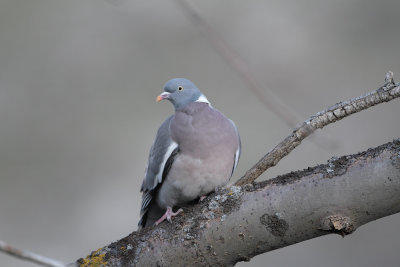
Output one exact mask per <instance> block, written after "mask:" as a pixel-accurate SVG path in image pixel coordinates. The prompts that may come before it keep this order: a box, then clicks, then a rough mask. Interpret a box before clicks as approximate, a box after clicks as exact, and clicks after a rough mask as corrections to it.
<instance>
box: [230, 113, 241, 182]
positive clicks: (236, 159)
mask: <svg viewBox="0 0 400 267" xmlns="http://www.w3.org/2000/svg"><path fill="white" fill-rule="evenodd" d="M229 121H230V122H231V123H232V125H233V128H235V132H236V136H237V138H238V147H237V149H236V152H235V161H234V164H233V168H232V174H233V172H234V171H235V169H236V166H237V164H238V162H239V158H240V154H241V152H242V142H241V141H240V135H239V131H238V129H237V127H236V125H235V123H234V122H233V120H231V119H229ZM232 174H231V175H232Z"/></svg>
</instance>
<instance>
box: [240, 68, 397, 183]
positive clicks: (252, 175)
mask: <svg viewBox="0 0 400 267" xmlns="http://www.w3.org/2000/svg"><path fill="white" fill-rule="evenodd" d="M399 96H400V84H395V83H394V81H393V73H392V72H391V71H390V72H388V73H387V74H386V79H385V84H384V85H383V86H382V87H380V88H379V89H377V90H375V91H373V92H371V93H368V94H366V95H364V96H360V97H357V98H353V99H350V100H349V101H344V102H340V103H337V104H335V105H333V106H331V107H329V108H328V109H326V110H324V111H321V112H318V113H317V114H315V115H314V116H312V117H310V118H309V119H308V120H306V121H304V122H303V124H302V125H301V126H299V127H298V128H296V129H295V130H294V131H293V132H292V134H291V135H289V136H288V137H286V138H285V139H284V140H283V141H282V142H281V143H279V144H278V145H277V146H276V147H275V148H274V149H272V150H271V151H269V152H268V153H267V154H266V155H265V156H264V157H262V158H261V159H260V160H259V161H258V162H257V163H256V164H255V165H254V166H253V167H252V168H251V169H250V170H248V171H247V172H246V173H245V174H244V175H243V177H241V178H240V179H239V180H238V181H237V182H236V183H235V185H244V184H250V183H252V182H254V181H255V180H256V179H257V178H258V177H259V176H260V175H261V174H262V173H263V172H265V171H266V170H267V169H269V168H271V167H273V166H275V165H276V164H278V162H279V161H280V160H281V159H282V158H284V157H285V156H286V155H288V154H289V153H290V152H291V151H292V150H293V149H295V148H296V147H297V146H298V145H300V143H301V141H303V140H304V139H305V138H306V137H307V136H309V135H310V134H312V133H313V132H314V131H315V130H317V129H319V128H323V127H325V126H327V125H328V124H331V123H334V122H336V121H338V120H341V119H343V118H345V117H347V116H350V115H351V114H354V113H357V112H360V111H362V110H364V109H367V108H369V107H372V106H375V105H377V104H380V103H383V102H389V101H390V100H392V99H395V98H397V97H399Z"/></svg>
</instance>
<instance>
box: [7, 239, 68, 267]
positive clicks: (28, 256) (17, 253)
mask: <svg viewBox="0 0 400 267" xmlns="http://www.w3.org/2000/svg"><path fill="white" fill-rule="evenodd" d="M0 251H3V252H5V253H7V254H10V255H11V256H14V257H17V258H20V259H23V260H27V261H30V262H33V263H36V264H39V265H43V266H50V267H65V266H66V265H65V264H63V263H61V262H59V261H56V260H53V259H50V258H47V257H44V256H41V255H38V254H36V253H33V252H30V251H27V250H22V249H18V248H15V247H12V246H10V245H8V244H7V243H6V242H4V241H1V240H0Z"/></svg>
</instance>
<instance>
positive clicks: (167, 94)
mask: <svg viewBox="0 0 400 267" xmlns="http://www.w3.org/2000/svg"><path fill="white" fill-rule="evenodd" d="M169 95H170V93H168V92H164V93H162V94H161V95H159V96H157V98H156V101H157V102H160V101H161V100H163V99H166V98H168V96H169Z"/></svg>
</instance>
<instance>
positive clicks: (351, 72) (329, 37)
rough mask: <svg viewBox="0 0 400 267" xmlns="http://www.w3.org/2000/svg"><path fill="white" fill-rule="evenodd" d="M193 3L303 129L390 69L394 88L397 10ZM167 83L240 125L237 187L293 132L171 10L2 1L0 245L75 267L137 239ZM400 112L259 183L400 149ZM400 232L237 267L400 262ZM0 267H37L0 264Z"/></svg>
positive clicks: (5, 260)
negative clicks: (183, 85)
mask: <svg viewBox="0 0 400 267" xmlns="http://www.w3.org/2000/svg"><path fill="white" fill-rule="evenodd" d="M190 3H191V4H192V5H193V6H194V7H195V8H196V10H197V11H198V12H200V13H201V14H202V15H203V17H204V18H205V19H206V20H207V21H208V23H210V25H212V27H213V29H214V30H215V31H216V32H218V34H219V35H220V36H221V37H222V38H223V39H224V40H226V41H227V42H228V43H229V44H230V45H231V46H232V47H233V48H234V49H235V50H236V51H237V52H238V53H239V54H240V55H241V56H242V57H243V58H244V59H245V60H246V62H247V63H248V65H249V69H250V71H251V72H252V73H253V75H254V76H255V77H256V78H257V80H258V81H259V82H260V83H261V84H262V85H263V86H264V88H265V90H266V91H267V90H269V91H272V92H273V93H274V94H275V95H276V96H277V97H278V98H279V99H281V100H282V101H283V102H284V103H285V104H287V105H288V106H290V107H291V108H292V109H293V110H294V111H295V112H296V113H297V115H298V116H299V118H302V119H306V118H307V117H309V116H310V115H312V114H314V113H316V112H318V111H320V110H322V109H324V108H326V107H328V106H329V105H332V104H334V103H336V102H338V101H341V100H346V99H348V98H351V97H356V96H359V95H361V94H364V93H367V92H369V91H372V90H373V89H376V88H378V87H379V86H380V85H381V84H382V82H383V79H384V76H385V73H386V72H387V71H388V70H392V71H393V72H394V73H395V80H396V79H397V81H398V80H399V79H400V52H399V41H400V30H399V29H400V20H399V11H400V1H396V0H392V1H390V0H383V1H372V0H367V1H361V0H351V1H344V0H343V1H311V0H303V1H277V0H275V1H233V0H229V1H228V0H224V1H218V2H216V1H211V0H207V1H206V0H203V1H190ZM173 77H185V78H189V79H191V80H192V81H193V82H194V83H196V84H197V85H198V87H199V88H200V89H201V90H202V91H203V93H204V94H205V95H206V96H207V97H208V99H209V100H210V101H211V102H212V104H213V106H215V107H217V108H218V109H219V110H221V111H222V112H224V113H225V114H226V115H227V116H229V117H230V118H232V119H233V120H234V121H235V122H236V124H237V126H238V128H239V131H240V134H241V137H242V143H243V153H242V157H241V161H240V163H239V166H238V169H237V171H236V173H235V174H234V179H237V178H239V177H240V176H241V175H242V174H243V173H244V172H245V171H246V170H247V169H248V168H249V167H251V166H252V164H253V163H255V162H256V161H257V160H258V159H259V158H260V157H261V156H262V155H263V154H265V152H266V151H268V150H269V149H271V148H272V147H273V146H274V145H276V144H277V143H278V142H279V141H280V140H282V139H283V138H284V137H286V136H287V135H288V134H289V133H290V130H291V129H290V128H289V127H288V126H287V125H286V124H285V123H284V122H283V121H282V119H280V118H278V117H276V116H275V115H274V114H273V113H272V112H270V111H269V110H268V109H267V108H266V107H265V106H264V105H263V104H262V103H261V101H259V99H257V97H256V96H255V95H254V93H253V92H252V91H251V90H250V89H249V88H247V87H246V85H245V83H244V82H243V81H242V80H241V79H240V78H239V76H238V74H237V73H236V72H235V71H233V70H232V68H231V67H230V66H229V65H228V64H227V63H226V62H225V61H224V59H223V58H222V57H221V56H220V55H219V54H218V53H216V52H215V50H214V49H213V47H212V46H211V45H210V43H209V42H208V41H207V40H206V39H204V37H203V35H201V34H200V32H199V31H198V28H196V27H194V26H193V25H192V24H191V23H190V22H189V21H188V20H187V18H186V17H185V15H184V14H183V13H182V10H181V9H180V8H179V7H178V6H177V5H176V3H175V2H174V1H165V0H159V1H129V0H109V1H98V0H97V1H95V0H86V1H78V0H68V1H60V0H36V1H31V0H26V1H23V0H1V1H0V123H1V124H0V239H2V240H4V241H7V242H9V243H10V244H13V245H15V246H17V247H21V248H25V249H29V250H32V251H35V252H37V253H40V254H43V255H46V256H49V257H53V258H55V259H59V260H62V261H66V262H71V261H74V260H76V259H77V258H80V257H83V256H86V255H87V254H88V253H90V252H91V251H92V250H95V249H97V248H99V247H101V246H104V245H106V244H108V243H110V242H111V241H114V240H117V239H119V238H121V237H123V236H125V235H127V234H129V233H130V232H132V231H134V230H136V227H137V226H136V224H137V221H138V218H139V216H138V215H139V214H138V213H139V205H140V198H141V196H140V194H139V187H140V184H141V180H142V177H143V174H144V169H145V166H146V161H147V153H148V150H149V148H150V146H151V143H152V141H153V138H154V135H155V131H156V129H157V127H158V126H159V125H160V123H161V122H162V121H163V120H164V119H165V118H166V117H167V115H168V114H170V113H172V112H173V109H172V106H171V105H170V103H167V102H161V103H156V102H155V97H156V96H157V95H158V94H160V93H161V90H162V86H163V85H164V83H165V82H166V81H167V80H169V79H170V78H173ZM399 114H400V103H399V100H395V101H392V102H391V103H388V104H383V105H379V106H378V107H374V108H372V109H370V110H367V111H365V112H362V113H360V114H356V115H354V116H352V117H350V118H347V119H345V120H343V121H340V122H338V123H335V124H334V125H331V126H329V127H327V128H326V129H324V130H322V131H319V132H318V134H317V135H318V136H319V138H317V139H316V140H317V141H315V142H312V143H311V142H309V141H305V142H304V143H303V144H302V145H301V146H300V147H299V148H297V149H296V150H295V151H294V152H293V153H291V154H290V156H288V157H287V158H285V159H284V160H282V161H281V162H280V163H279V165H278V166H277V167H275V168H273V169H271V170H270V171H268V172H267V173H266V174H264V175H263V179H266V178H271V177H274V176H275V175H277V174H280V173H285V172H288V171H291V170H297V169H302V168H305V167H307V166H313V165H315V164H318V163H323V162H326V160H328V159H329V158H330V157H331V156H335V155H336V156H340V155H344V154H352V153H356V152H358V151H361V150H365V149H367V148H369V147H373V146H377V145H380V144H383V143H385V142H388V141H391V140H392V139H393V138H398V137H400V136H399V130H400V119H399ZM299 122H301V121H299ZM326 143H329V144H335V146H334V147H329V148H326ZM327 197H329V196H327ZM106 214H108V215H110V214H113V216H111V217H110V216H106ZM399 223H400V215H394V216H390V217H387V218H384V219H381V220H379V221H376V222H372V223H370V224H369V225H366V226H363V227H361V228H359V229H357V231H356V232H355V233H354V234H352V235H351V236H348V237H346V238H344V239H342V238H341V237H339V236H336V235H335V236H325V237H321V238H318V239H314V240H309V241H306V242H302V243H300V244H297V245H293V246H290V247H287V248H284V249H280V250H276V251H273V252H271V253H268V254H266V255H262V256H258V257H255V258H254V259H253V260H252V261H251V262H250V263H241V264H238V266H399V264H400V263H399V262H400V254H399V247H400V231H399V227H398V226H399ZM0 266H33V265H31V264H29V263H25V262H22V261H20V260H16V259H14V258H11V257H9V256H7V255H4V254H1V253H0Z"/></svg>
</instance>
